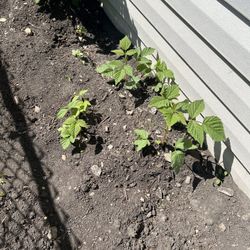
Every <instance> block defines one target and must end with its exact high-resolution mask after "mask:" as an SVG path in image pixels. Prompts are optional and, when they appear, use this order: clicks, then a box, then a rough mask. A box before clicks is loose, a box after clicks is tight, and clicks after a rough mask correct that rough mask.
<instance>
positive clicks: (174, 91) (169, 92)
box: [161, 84, 180, 100]
mask: <svg viewBox="0 0 250 250" xmlns="http://www.w3.org/2000/svg"><path fill="white" fill-rule="evenodd" d="M161 95H162V96H164V97H165V98H166V99H168V100H172V99H176V98H177V97H178V96H179V95H180V88H179V86H178V85H177V84H173V85H169V86H167V87H163V88H162V91H161Z"/></svg>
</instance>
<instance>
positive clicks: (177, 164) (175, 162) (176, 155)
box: [171, 150, 185, 174]
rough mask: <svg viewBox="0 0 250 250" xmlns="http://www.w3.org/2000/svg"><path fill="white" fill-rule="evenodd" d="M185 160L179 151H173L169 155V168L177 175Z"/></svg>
mask: <svg viewBox="0 0 250 250" xmlns="http://www.w3.org/2000/svg"><path fill="white" fill-rule="evenodd" d="M184 160H185V154H184V153H183V152H182V151H180V150H175V151H173V152H172V153H171V166H172V168H173V169H174V171H175V173H176V174H178V173H179V171H180V168H181V167H182V166H183V164H184Z"/></svg>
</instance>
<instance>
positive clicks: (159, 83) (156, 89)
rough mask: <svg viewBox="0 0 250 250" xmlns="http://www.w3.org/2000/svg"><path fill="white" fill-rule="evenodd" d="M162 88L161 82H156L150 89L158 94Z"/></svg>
mask: <svg viewBox="0 0 250 250" xmlns="http://www.w3.org/2000/svg"><path fill="white" fill-rule="evenodd" d="M162 86H163V84H162V83H161V82H158V83H157V84H156V85H155V86H154V87H152V89H153V90H154V91H155V92H157V93H158V92H159V91H160V90H161V89H162Z"/></svg>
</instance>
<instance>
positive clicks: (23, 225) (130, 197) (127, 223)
mask: <svg viewBox="0 0 250 250" xmlns="http://www.w3.org/2000/svg"><path fill="white" fill-rule="evenodd" d="M53 10H54V9H49V8H47V9H46V8H45V9H39V7H38V6H36V5H34V4H33V1H31V0H27V1H23V0H17V1H14V0H6V1H4V0H1V1H0V18H3V17H4V18H6V19H7V20H6V21H5V22H0V53H1V55H0V56H1V58H0V62H1V70H0V91H1V94H0V115H1V116H0V171H2V172H3V173H4V175H5V176H6V178H7V182H6V184H4V185H3V189H4V190H5V192H6V196H5V197H2V198H0V249H6V250H7V249H66V250H70V249H86V250H90V249H100V250H106V249H107V250H108V249H138V250H139V249H152V250H153V249H157V250H165V249H225V250H228V249H240V250H241V249H250V239H249V234H250V213H249V208H250V206H249V200H248V199H247V198H246V197H245V196H244V195H243V194H242V193H241V191H239V190H238V188H237V187H236V186H235V185H234V183H233V182H232V179H231V177H227V178H226V180H225V182H224V183H223V186H225V187H229V188H231V189H232V190H234V194H233V196H232V197H229V196H227V195H225V194H223V193H221V192H219V191H218V190H217V187H214V186H213V181H214V180H213V178H212V177H213V176H212V175H209V174H208V173H207V172H205V171H204V170H203V171H201V169H204V167H205V166H204V165H203V166H201V164H200V161H199V159H198V158H199V157H194V156H188V157H187V159H186V164H185V167H184V168H183V170H182V171H181V173H180V174H178V175H177V176H176V177H175V176H174V174H173V172H172V171H171V169H170V165H169V163H168V162H167V161H166V160H164V151H163V150H157V151H158V152H157V151H156V150H152V149H151V150H148V152H145V153H144V155H143V154H139V153H137V152H135V150H134V147H133V141H134V134H133V130H134V129H135V128H140V127H144V128H146V129H147V130H149V131H151V132H152V135H153V137H155V138H157V136H158V137H159V130H160V131H161V120H160V118H159V117H158V116H157V115H154V114H152V113H151V112H150V110H149V108H148V101H149V95H150V93H151V91H150V88H149V89H148V92H147V91H146V90H145V91H144V92H139V94H137V95H132V94H131V93H129V92H128V91H125V90H123V89H120V90H118V89H116V88H114V87H113V86H112V84H110V83H108V82H107V81H106V80H105V79H103V78H102V77H101V76H100V75H98V74H97V73H96V72H95V67H96V65H99V64H100V63H102V62H104V61H106V60H107V59H109V58H110V54H109V51H110V50H111V49H113V48H115V47H116V46H117V43H118V41H119V39H120V38H121V37H122V36H121V34H119V32H117V31H116V30H115V28H114V27H113V26H112V25H111V23H110V22H109V21H108V20H107V18H106V17H105V14H104V13H103V11H102V9H100V8H96V6H94V5H93V3H92V6H91V7H88V6H85V9H84V10H83V11H82V15H81V16H80V18H79V15H78V17H77V13H76V12H70V11H69V12H64V13H63V12H60V11H58V9H57V11H56V12H53ZM51 11H52V13H51ZM81 22H82V23H83V25H85V26H86V27H87V29H88V34H86V37H85V39H84V41H82V42H80V41H79V39H78V37H77V36H76V34H75V31H74V27H75V25H76V24H79V23H81ZM27 27H29V28H31V30H32V31H33V35H32V36H28V35H26V33H25V32H24V30H25V28H27ZM78 48H82V49H83V50H84V51H85V52H86V54H87V62H86V63H85V64H83V63H82V62H81V61H80V60H78V59H76V58H74V57H73V56H72V55H71V51H72V49H78ZM80 89H88V90H89V91H88V98H89V99H90V100H91V102H92V104H93V106H92V115H91V117H90V121H89V122H90V124H91V125H92V126H91V128H90V130H89V132H90V134H89V137H88V139H87V141H86V144H85V145H84V146H83V147H84V150H83V151H82V152H79V151H77V150H76V149H74V148H73V147H72V148H71V149H70V150H68V151H66V152H64V151H63V150H62V149H61V146H60V144H59V138H58V132H57V128H58V127H59V126H60V121H57V120H56V119H55V114H56V112H57V111H58V109H59V108H60V107H61V106H63V105H65V104H66V103H67V102H68V101H69V99H70V98H71V96H72V95H73V94H74V92H75V91H78V90H80ZM35 106H37V107H39V108H40V110H39V109H37V108H36V112H35ZM107 129H108V131H107ZM181 133H182V132H181V131H178V130H175V131H173V132H172V133H171V135H170V139H169V140H170V142H171V141H173V139H174V138H177V137H178V136H179V135H180V134H181ZM165 151H167V150H165ZM203 154H204V155H207V157H208V159H209V161H213V159H212V158H211V157H209V156H208V155H209V154H208V152H203ZM93 165H97V166H98V167H99V168H100V169H101V175H100V176H95V175H94V174H93V172H92V171H91V167H92V166H93ZM192 169H194V170H195V169H196V173H194V172H193V171H192ZM187 176H188V177H187ZM189 178H191V182H190V183H189V180H188V179H189Z"/></svg>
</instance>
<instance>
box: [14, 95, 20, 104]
mask: <svg viewBox="0 0 250 250" xmlns="http://www.w3.org/2000/svg"><path fill="white" fill-rule="evenodd" d="M14 102H15V104H17V105H18V104H19V98H18V96H16V95H15V96H14Z"/></svg>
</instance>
